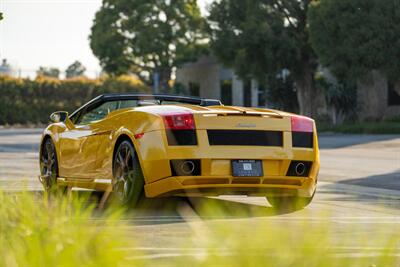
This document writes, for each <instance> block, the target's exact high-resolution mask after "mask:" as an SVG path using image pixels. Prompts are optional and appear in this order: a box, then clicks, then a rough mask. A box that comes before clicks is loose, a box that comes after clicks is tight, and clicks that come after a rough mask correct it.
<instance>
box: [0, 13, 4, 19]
mask: <svg viewBox="0 0 400 267" xmlns="http://www.w3.org/2000/svg"><path fill="white" fill-rule="evenodd" d="M2 19H3V13H2V12H0V20H2Z"/></svg>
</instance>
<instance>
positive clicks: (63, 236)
mask: <svg viewBox="0 0 400 267" xmlns="http://www.w3.org/2000/svg"><path fill="white" fill-rule="evenodd" d="M87 203H88V202H86V201H85V199H81V198H75V199H74V198H72V199H67V198H57V197H55V198H54V199H52V200H51V201H48V200H47V198H46V197H45V196H41V195H36V196H35V195H34V194H31V193H17V194H7V193H4V192H1V191H0V266H120V265H121V264H122V263H124V261H125V258H126V255H125V254H124V253H123V252H122V251H118V250H115V248H118V247H121V246H123V245H124V243H125V242H126V239H125V236H124V235H123V231H120V230H119V228H118V224H119V223H117V222H118V220H117V219H118V217H119V213H118V212H114V213H110V214H105V215H104V216H103V217H104V218H103V219H102V220H93V212H94V205H90V204H87Z"/></svg>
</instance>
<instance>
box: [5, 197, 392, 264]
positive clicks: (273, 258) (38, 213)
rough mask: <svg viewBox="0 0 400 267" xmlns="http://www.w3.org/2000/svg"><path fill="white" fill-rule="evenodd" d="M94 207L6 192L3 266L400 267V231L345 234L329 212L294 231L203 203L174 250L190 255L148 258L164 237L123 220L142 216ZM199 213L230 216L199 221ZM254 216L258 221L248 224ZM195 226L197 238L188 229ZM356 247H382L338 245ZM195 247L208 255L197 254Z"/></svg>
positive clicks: (247, 211) (364, 228)
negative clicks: (351, 250) (150, 242)
mask: <svg viewBox="0 0 400 267" xmlns="http://www.w3.org/2000/svg"><path fill="white" fill-rule="evenodd" d="M87 203H90V201H88V200H87V199H85V198H79V197H72V198H69V199H68V198H65V197H64V198H55V199H53V200H52V201H50V202H49V201H48V200H47V198H46V197H43V196H37V195H32V194H29V193H21V194H12V195H11V194H6V193H3V192H0V266H144V267H146V266H157V267H158V266H173V267H175V266H190V267H196V266H229V267H231V266H233V267H235V266H238V267H239V266H240V267H242V266H274V267H281V266H296V267H297V266H307V267H312V266H315V267H325V266H326V267H327V266H337V267H342V266H346V267H353V266H354V267H356V266H357V267H358V266H366V267H369V266H384V267H386V266H399V264H400V261H399V258H398V257H397V258H396V257H394V256H393V254H396V253H397V254H398V253H399V245H400V243H399V242H400V233H399V231H398V229H391V228H387V227H386V225H385V224H380V226H379V227H380V228H378V229H376V228H373V229H371V228H370V225H368V224H360V225H359V226H357V227H356V228H355V229H354V236H352V237H350V238H349V237H348V236H347V237H346V236H343V235H342V234H341V231H342V230H343V229H342V230H340V229H341V228H339V227H338V226H337V223H335V222H333V221H332V220H331V219H330V218H331V214H329V212H326V214H324V215H321V217H320V218H321V220H320V221H315V220H310V221H309V222H307V221H306V222H305V223H302V224H300V225H299V224H297V227H292V226H293V223H292V222H291V221H290V220H287V221H284V222H283V223H282V220H274V218H275V216H277V215H274V211H267V210H268V208H267V207H261V206H253V207H251V208H248V207H246V205H244V204H243V205H240V204H221V201H220V202H218V201H213V200H210V201H203V205H195V206H196V212H194V211H193V209H192V208H190V207H189V206H183V207H182V206H180V207H178V208H177V212H178V214H179V215H180V216H181V217H182V218H183V219H184V220H185V221H186V224H176V225H175V226H178V227H182V229H183V230H182V237H185V238H178V239H174V240H181V241H177V243H174V244H173V247H175V248H181V249H182V251H181V252H182V254H185V255H186V256H182V257H166V258H162V259H147V260H146V259H141V258H140V256H142V254H140V253H138V252H137V251H140V250H136V249H135V248H137V247H138V246H140V241H141V238H145V239H148V238H157V237H159V235H157V234H154V235H152V234H146V235H143V234H142V233H141V231H140V230H138V229H142V228H135V226H133V225H126V224H125V223H124V221H125V220H120V219H121V218H126V217H129V216H131V217H130V221H132V222H134V221H135V219H134V218H135V217H134V216H135V215H132V214H131V213H122V212H121V210H115V209H113V208H109V209H108V210H106V211H98V210H96V209H95V208H94V206H93V205H89V204H87ZM163 203H166V202H163ZM218 203H219V204H218ZM266 213H268V216H265V215H266ZM232 215H233V218H232ZM196 216H200V217H203V218H207V217H217V218H226V217H229V219H223V220H222V219H205V220H193V217H196ZM249 216H250V217H253V219H252V220H243V219H244V218H247V217H249ZM269 216H270V217H269ZM187 225H189V228H190V231H189V233H188V231H187V230H186V231H185V230H184V229H187V228H185V227H187ZM352 225H354V224H352ZM299 226H300V227H299ZM131 227H133V228H135V229H136V230H135V231H132V228H131ZM147 227H153V229H154V233H157V230H158V228H159V227H162V225H157V224H155V225H152V226H147ZM128 229H131V230H130V231H129V232H128ZM147 229H149V228H147ZM136 231H138V232H136ZM177 234H178V232H177V233H170V235H171V236H174V235H177ZM142 241H143V240H142ZM154 243H155V244H157V240H154ZM349 244H350V245H351V244H353V245H354V246H360V247H374V246H379V247H380V249H379V250H378V252H379V253H378V254H376V255H373V256H372V257H355V258H349V257H343V256H341V252H342V251H340V250H339V251H338V250H337V247H340V246H342V247H343V246H349ZM121 248H128V249H121ZM192 248H197V249H199V250H200V251H201V253H196V254H195V255H191V254H190V252H191V250H190V249H192ZM196 251H197V252H198V250H196ZM188 252H189V253H188ZM370 252H371V250H369V249H368V248H366V249H365V250H364V249H358V250H357V253H370ZM373 252H375V251H373ZM160 253H163V252H160Z"/></svg>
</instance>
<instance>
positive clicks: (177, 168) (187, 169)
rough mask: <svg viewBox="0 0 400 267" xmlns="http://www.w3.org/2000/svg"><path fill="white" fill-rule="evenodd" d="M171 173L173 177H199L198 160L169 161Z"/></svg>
mask: <svg viewBox="0 0 400 267" xmlns="http://www.w3.org/2000/svg"><path fill="white" fill-rule="evenodd" d="M170 163H171V172H172V175H173V176H197V175H200V160H197V159H181V160H171V161H170Z"/></svg>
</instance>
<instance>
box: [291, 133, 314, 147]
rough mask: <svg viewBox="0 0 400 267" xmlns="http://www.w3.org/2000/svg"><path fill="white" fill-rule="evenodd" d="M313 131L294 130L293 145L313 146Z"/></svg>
mask: <svg viewBox="0 0 400 267" xmlns="http://www.w3.org/2000/svg"><path fill="white" fill-rule="evenodd" d="M313 136H314V135H313V133H302V132H292V145H293V147H306V148H313V141H314V140H313Z"/></svg>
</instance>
